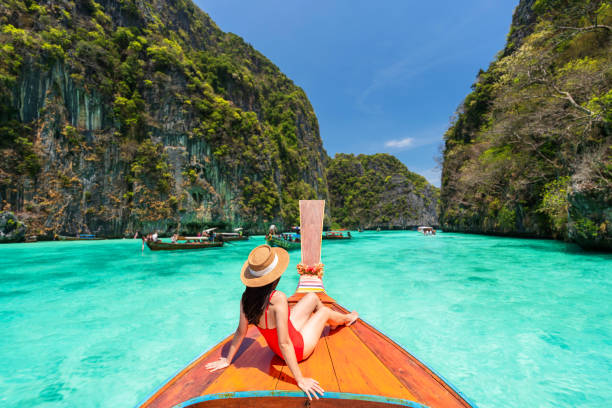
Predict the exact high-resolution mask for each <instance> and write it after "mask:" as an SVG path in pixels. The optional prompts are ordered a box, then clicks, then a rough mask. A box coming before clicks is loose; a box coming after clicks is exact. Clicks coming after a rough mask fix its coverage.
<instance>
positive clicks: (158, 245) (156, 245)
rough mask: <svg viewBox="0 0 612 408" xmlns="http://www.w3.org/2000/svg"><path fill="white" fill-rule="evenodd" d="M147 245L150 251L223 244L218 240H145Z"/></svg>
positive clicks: (202, 247)
mask: <svg viewBox="0 0 612 408" xmlns="http://www.w3.org/2000/svg"><path fill="white" fill-rule="evenodd" d="M147 246H148V247H149V249H150V250H151V251H182V250H195V249H208V248H219V247H222V246H223V242H222V241H218V242H192V243H189V244H188V243H176V244H171V243H169V242H151V241H147Z"/></svg>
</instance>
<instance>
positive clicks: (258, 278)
mask: <svg viewBox="0 0 612 408" xmlns="http://www.w3.org/2000/svg"><path fill="white" fill-rule="evenodd" d="M287 265H289V253H288V252H287V251H285V250H284V249H283V248H276V247H275V248H272V247H271V246H269V245H260V246H258V247H256V248H255V249H253V250H252V251H251V253H250V254H249V258H248V259H247V261H246V262H245V263H244V265H242V271H241V272H240V279H241V280H242V283H244V284H245V285H246V286H249V287H259V286H264V285H267V284H268V283H270V282H274V281H275V280H276V279H278V278H279V277H280V276H281V275H282V274H283V272H285V269H287Z"/></svg>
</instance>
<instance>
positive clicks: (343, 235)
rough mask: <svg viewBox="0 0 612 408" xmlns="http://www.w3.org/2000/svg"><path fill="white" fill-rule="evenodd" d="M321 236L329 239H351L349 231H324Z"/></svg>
mask: <svg viewBox="0 0 612 408" xmlns="http://www.w3.org/2000/svg"><path fill="white" fill-rule="evenodd" d="M321 238H322V239H329V240H344V239H351V238H352V236H351V232H350V231H325V232H324V233H323V236H322V237H321Z"/></svg>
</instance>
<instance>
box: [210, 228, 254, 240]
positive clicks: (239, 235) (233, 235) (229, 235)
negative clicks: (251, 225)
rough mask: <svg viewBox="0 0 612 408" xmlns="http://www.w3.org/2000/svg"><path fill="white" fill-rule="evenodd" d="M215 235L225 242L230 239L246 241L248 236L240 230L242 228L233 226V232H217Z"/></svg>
mask: <svg viewBox="0 0 612 408" xmlns="http://www.w3.org/2000/svg"><path fill="white" fill-rule="evenodd" d="M217 236H220V237H221V239H222V240H223V241H225V242H231V241H248V239H249V236H248V235H246V234H244V233H243V232H242V228H234V232H219V233H217Z"/></svg>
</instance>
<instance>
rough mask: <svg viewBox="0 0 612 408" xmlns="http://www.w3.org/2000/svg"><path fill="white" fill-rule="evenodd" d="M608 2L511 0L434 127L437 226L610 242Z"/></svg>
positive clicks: (592, 245) (590, 244)
mask: <svg viewBox="0 0 612 408" xmlns="http://www.w3.org/2000/svg"><path fill="white" fill-rule="evenodd" d="M611 27H612V7H610V5H609V2H606V1H590V2H585V1H581V0H563V1H560V0H538V1H533V0H522V1H521V2H520V3H519V5H518V7H517V9H516V11H515V15H514V18H513V25H512V27H511V30H510V34H509V36H508V41H509V42H508V45H507V46H506V48H505V50H504V52H503V53H501V54H500V56H499V57H498V58H497V59H496V60H495V61H493V62H492V63H491V65H490V67H489V68H488V70H487V71H481V72H480V74H479V75H478V78H477V81H476V83H475V84H474V85H473V92H472V93H471V94H469V95H468V96H467V97H466V99H465V101H464V102H463V104H462V105H461V106H460V107H459V109H458V111H457V115H456V118H455V120H454V122H453V124H452V126H451V127H450V129H449V130H448V131H447V133H446V134H445V149H444V166H443V172H442V189H441V199H440V214H439V216H440V223H441V224H442V227H443V228H444V229H445V230H450V231H462V232H474V233H488V234H505V235H520V236H534V237H553V238H557V239H564V240H568V241H573V242H576V243H578V244H580V245H581V246H583V247H584V248H589V249H604V250H612V91H611V90H610V89H612V75H611V74H610V73H611V72H612V28H611Z"/></svg>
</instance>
